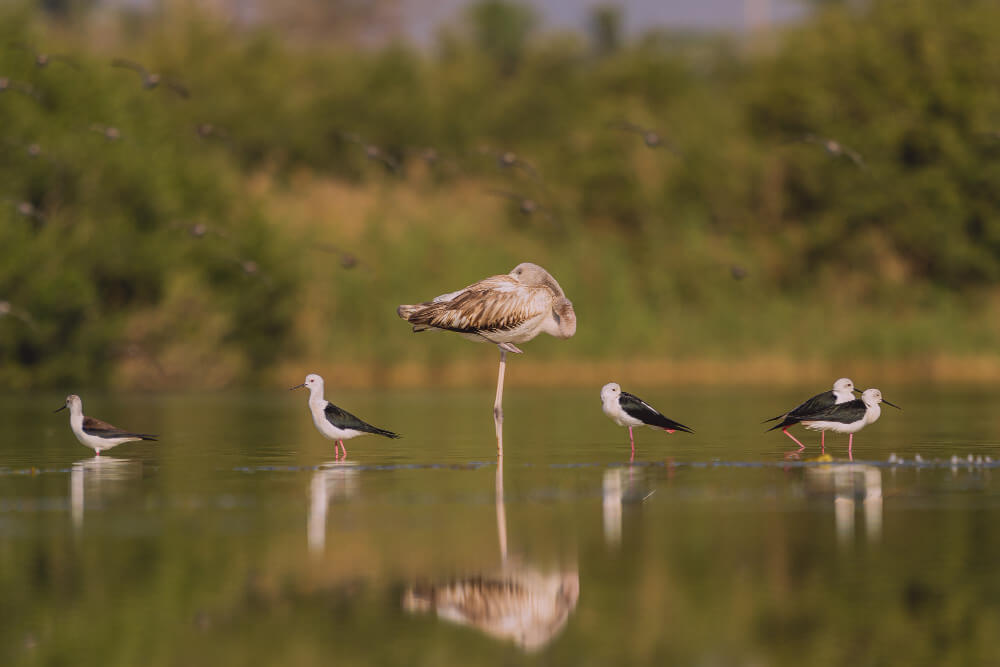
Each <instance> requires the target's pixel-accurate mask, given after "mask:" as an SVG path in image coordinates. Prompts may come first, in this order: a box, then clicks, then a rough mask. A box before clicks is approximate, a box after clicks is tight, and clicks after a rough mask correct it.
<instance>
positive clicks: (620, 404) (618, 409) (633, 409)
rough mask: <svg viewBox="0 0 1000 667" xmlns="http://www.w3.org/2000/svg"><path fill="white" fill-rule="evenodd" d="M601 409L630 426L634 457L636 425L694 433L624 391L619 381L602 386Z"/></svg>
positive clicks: (629, 436) (672, 431) (629, 431)
mask: <svg viewBox="0 0 1000 667" xmlns="http://www.w3.org/2000/svg"><path fill="white" fill-rule="evenodd" d="M601 409H602V410H604V414H606V415H607V416H608V417H610V418H611V421H613V422H614V423H616V424H618V425H619V426H627V427H628V439H629V442H630V443H631V444H632V458H633V459H634V458H635V438H634V437H633V435H632V428H633V427H635V426H652V427H653V428H662V429H663V430H664V431H666V432H667V433H674V432H675V431H684V432H685V433H693V431H692V430H691V429H689V428H688V427H687V426H685V425H684V424H680V423H678V422H675V421H674V420H673V419H670V418H669V417H665V416H663V414H662V413H660V411H659V410H657V409H656V408H654V407H653V406H651V405H650V404H649V403H647V402H646V401H644V400H642V399H641V398H639V397H638V396H633V395H632V394H630V393H628V392H627V391H622V388H621V386H620V385H619V384H618V383H617V382H609V383H607V384H606V385H604V386H603V387H601Z"/></svg>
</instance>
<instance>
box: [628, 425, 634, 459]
mask: <svg viewBox="0 0 1000 667" xmlns="http://www.w3.org/2000/svg"><path fill="white" fill-rule="evenodd" d="M628 441H629V442H630V443H632V458H631V459H629V461H631V460H633V459H634V458H635V437H633V435H632V427H631V426H629V427H628Z"/></svg>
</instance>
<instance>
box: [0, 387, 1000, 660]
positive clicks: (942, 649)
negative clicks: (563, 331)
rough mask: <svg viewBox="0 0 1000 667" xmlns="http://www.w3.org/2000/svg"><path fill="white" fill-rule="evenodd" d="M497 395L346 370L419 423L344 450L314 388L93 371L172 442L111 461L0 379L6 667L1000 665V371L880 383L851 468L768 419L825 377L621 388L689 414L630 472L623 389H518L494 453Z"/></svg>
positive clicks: (118, 407) (379, 420) (136, 416)
mask: <svg viewBox="0 0 1000 667" xmlns="http://www.w3.org/2000/svg"><path fill="white" fill-rule="evenodd" d="M491 389H492V388H484V389H483V390H482V391H437V390H435V391H423V392H418V391H389V392H345V391H340V390H338V389H337V387H336V385H335V383H334V382H328V384H327V398H328V399H330V400H332V401H333V402H334V403H336V404H338V405H340V406H342V407H344V408H345V409H347V410H349V411H351V412H354V413H355V414H357V415H358V416H359V417H361V418H363V419H365V420H367V421H370V422H372V423H374V424H375V425H377V426H381V427H383V428H387V429H391V430H394V431H397V432H399V433H401V434H402V435H403V436H404V437H403V438H402V439H400V440H388V439H384V438H379V437H375V436H368V437H363V438H357V439H355V440H351V441H347V442H346V445H347V451H348V456H347V459H346V461H345V462H335V461H334V460H333V458H334V455H333V447H332V443H331V442H330V441H328V440H325V439H324V438H322V437H321V436H320V435H319V434H318V433H317V432H316V430H315V428H314V427H313V424H312V420H311V418H310V416H309V414H308V410H307V407H306V399H307V394H306V392H305V391H304V390H300V391H299V392H288V391H285V390H283V389H282V388H278V389H276V390H275V391H273V392H257V391H255V392H228V393H213V394H176V395H173V394H167V395H163V394H138V395H123V394H114V395H111V394H100V393H96V394H95V393H91V394H87V393H84V394H83V401H84V411H85V413H86V414H89V415H93V416H95V417H99V418H101V419H104V420H106V421H109V422H111V423H113V424H116V425H118V426H122V427H126V428H129V429H135V430H139V431H146V432H153V433H158V434H160V436H161V440H160V442H137V443H128V444H125V445H121V446H120V447H118V448H116V449H114V450H111V451H110V452H106V453H105V454H104V455H102V456H101V457H100V458H99V459H95V458H94V457H93V455H92V452H91V450H89V449H87V448H85V447H83V446H82V445H80V444H79V443H78V442H77V441H76V439H75V438H74V437H73V435H72V434H71V432H70V430H69V424H68V416H67V413H66V412H62V413H60V414H57V415H56V414H52V411H53V410H54V409H55V408H58V407H60V406H61V405H62V402H63V399H64V395H59V394H51V393H48V394H27V393H26V394H20V395H6V396H3V397H0V422H2V423H3V425H4V435H3V438H2V442H3V445H2V447H0V586H2V589H0V664H3V665H72V666H74V667H76V666H79V667H88V666H90V665H95V666H96V665H102V666H106V665H123V666H125V665H127V666H130V667H131V666H134V665H149V666H160V665H163V666H168V665H169V666H174V665H178V666H181V665H183V666H189V665H282V666H283V667H298V666H300V665H301V666H312V665H317V666H318V665H324V666H326V665H338V666H340V665H510V664H541V665H623V664H655V665H662V664H679V665H803V664H808V665H851V666H852V667H857V666H859V665H1000V468H998V467H997V464H996V463H995V462H996V461H997V460H1000V410H998V409H997V407H996V406H998V405H1000V392H997V391H993V392H990V391H984V390H983V389H982V388H980V387H960V386H959V387H936V388H933V389H932V390H931V391H927V390H926V389H925V388H919V387H902V388H899V387H889V386H886V387H882V390H883V393H884V394H885V397H886V398H887V399H888V400H890V401H892V402H894V403H897V404H899V405H901V406H902V407H903V409H904V411H903V412H899V411H896V410H893V409H892V408H890V407H884V408H883V411H882V418H881V419H880V420H879V421H878V422H877V423H876V424H874V425H872V426H869V427H867V428H866V429H864V430H863V431H861V432H860V433H859V434H858V435H856V436H855V445H854V458H855V461H854V463H853V464H848V463H847V462H846V460H845V459H846V436H837V435H831V436H828V438H827V451H828V453H830V454H832V455H833V457H834V458H835V461H834V462H832V463H830V462H820V461H815V460H811V459H815V457H817V456H818V455H819V448H818V442H819V436H818V434H813V433H809V432H805V431H803V430H801V429H796V430H795V431H794V432H795V434H796V436H797V437H799V438H800V439H802V440H803V441H804V442H805V443H806V444H807V445H809V447H808V449H807V450H806V451H805V452H803V453H802V459H801V460H794V459H789V458H786V453H787V452H791V451H793V450H794V449H796V448H795V447H794V445H793V443H792V442H791V440H789V439H788V438H786V437H785V436H783V435H782V434H781V433H780V432H771V433H766V432H765V428H766V426H764V425H761V423H760V422H761V420H762V419H764V418H767V417H772V416H774V415H776V414H778V413H780V412H782V411H783V410H787V409H790V408H791V407H794V406H795V405H796V404H797V403H798V402H799V401H801V400H802V399H804V398H807V397H808V396H810V395H811V394H813V393H816V392H818V391H820V390H822V389H824V387H800V388H797V389H795V388H781V389H779V390H770V389H765V388H757V389H752V388H738V389H737V388H732V389H719V388H701V387H696V388H692V389H682V388H661V389H650V390H643V389H642V388H641V387H629V386H626V387H625V389H626V390H631V391H634V392H635V393H638V394H639V395H640V396H642V397H643V398H645V399H646V400H648V401H649V402H650V403H652V404H653V405H654V406H656V407H658V408H660V409H661V410H662V411H663V412H664V413H665V414H667V415H668V416H669V417H671V418H673V419H676V420H678V421H680V422H682V423H684V424H687V425H688V426H690V427H692V428H693V429H694V430H695V433H694V434H693V435H688V434H683V433H677V434H673V435H667V434H665V433H663V432H660V431H653V430H649V429H637V430H636V445H637V452H636V458H635V462H634V464H631V465H630V464H629V445H628V433H627V431H626V430H625V429H623V428H620V427H617V426H615V425H614V424H613V423H612V422H611V421H610V420H609V419H607V417H605V416H604V414H603V413H602V412H601V408H600V400H599V397H598V394H599V387H598V388H594V389H592V390H586V391H584V390H576V389H574V390H556V389H551V390H549V389H544V390H543V389H523V388H519V387H515V386H510V387H508V388H507V392H506V397H505V413H506V423H505V431H504V445H505V456H504V459H503V462H502V465H498V462H497V459H496V455H495V440H494V437H493V422H492V414H491V411H492V399H493V396H492V390H491ZM893 455H895V456H894V457H893ZM969 455H972V457H973V458H972V460H971V461H969V460H968V458H967V457H968V456H969ZM918 456H919V457H920V459H919V460H918V459H917V458H916V457H918ZM954 456H957V457H960V459H961V460H960V461H959V462H958V463H955V462H953V460H952V457H954ZM891 457H892V458H891ZM987 457H989V459H992V461H989V460H987Z"/></svg>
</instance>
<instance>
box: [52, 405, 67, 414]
mask: <svg viewBox="0 0 1000 667" xmlns="http://www.w3.org/2000/svg"><path fill="white" fill-rule="evenodd" d="M65 409H66V406H65V405H63V406H62V407H61V408H56V409H55V410H53V411H52V412H53V413H56V412H59V411H60V410H65Z"/></svg>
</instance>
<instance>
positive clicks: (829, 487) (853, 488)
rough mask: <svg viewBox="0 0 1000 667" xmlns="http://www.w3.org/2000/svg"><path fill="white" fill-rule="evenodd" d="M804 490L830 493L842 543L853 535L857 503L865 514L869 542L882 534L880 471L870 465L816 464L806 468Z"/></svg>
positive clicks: (866, 533) (838, 535)
mask: <svg viewBox="0 0 1000 667" xmlns="http://www.w3.org/2000/svg"><path fill="white" fill-rule="evenodd" d="M806 491H807V492H809V493H814V494H824V495H825V494H830V493H832V494H833V516H834V521H835V522H836V526H837V538H838V539H839V540H840V541H841V543H847V542H850V541H851V540H852V539H853V538H854V517H855V514H856V513H857V502H858V500H860V501H861V507H862V509H863V510H864V515H865V535H866V537H867V539H868V541H869V542H876V541H878V540H879V539H880V538H881V537H882V471H881V469H879V468H877V467H876V466H871V465H833V466H825V465H824V466H816V467H811V468H807V469H806Z"/></svg>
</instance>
